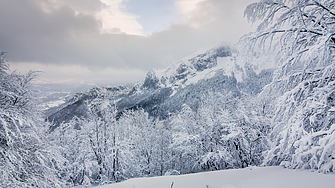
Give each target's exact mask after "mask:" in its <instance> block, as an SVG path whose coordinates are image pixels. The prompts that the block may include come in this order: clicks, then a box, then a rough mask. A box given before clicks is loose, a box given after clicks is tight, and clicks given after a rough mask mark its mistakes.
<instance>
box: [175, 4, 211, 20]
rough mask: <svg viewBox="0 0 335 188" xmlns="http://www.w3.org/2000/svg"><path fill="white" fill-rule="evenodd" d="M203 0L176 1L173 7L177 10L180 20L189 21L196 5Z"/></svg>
mask: <svg viewBox="0 0 335 188" xmlns="http://www.w3.org/2000/svg"><path fill="white" fill-rule="evenodd" d="M202 1H205V0H176V1H175V5H176V7H177V8H178V9H179V11H180V13H181V16H182V18H181V19H182V20H183V21H186V20H188V19H190V18H191V17H192V15H193V13H194V11H195V10H196V8H197V5H198V3H200V2H202Z"/></svg>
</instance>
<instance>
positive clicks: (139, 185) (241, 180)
mask: <svg viewBox="0 0 335 188" xmlns="http://www.w3.org/2000/svg"><path fill="white" fill-rule="evenodd" d="M172 182H173V188H300V187H301V188H318V187H327V188H331V187H335V175H334V174H320V173H316V172H309V171H303V170H290V169H283V168H281V167H249V168H245V169H234V170H222V171H214V172H205V173H197V174H188V175H180V176H163V177H153V178H134V179H130V180H128V181H124V182H121V183H116V184H111V185H104V186H100V187H98V188H171V184H172Z"/></svg>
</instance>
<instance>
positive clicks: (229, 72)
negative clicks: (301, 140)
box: [47, 46, 272, 130]
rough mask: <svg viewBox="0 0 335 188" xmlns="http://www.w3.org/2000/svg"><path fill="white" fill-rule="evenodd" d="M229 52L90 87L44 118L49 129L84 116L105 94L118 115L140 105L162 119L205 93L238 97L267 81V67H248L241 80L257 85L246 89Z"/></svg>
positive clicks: (217, 50)
mask: <svg viewBox="0 0 335 188" xmlns="http://www.w3.org/2000/svg"><path fill="white" fill-rule="evenodd" d="M232 54H233V52H232V50H231V48H230V47H227V46H220V47H216V48H213V49H210V50H208V51H206V52H203V53H199V54H196V55H193V56H190V57H188V58H184V59H182V60H180V61H179V62H177V63H176V64H173V65H171V66H170V67H168V68H167V69H165V70H151V71H149V72H148V73H147V75H146V77H145V79H144V81H143V82H140V83H138V84H136V85H135V86H132V87H123V86H119V87H110V88H93V89H92V90H90V91H89V92H87V93H82V94H78V95H77V96H75V97H74V98H73V99H72V100H71V101H70V102H69V103H68V104H67V105H66V106H65V107H64V108H62V109H60V110H59V111H57V112H55V113H54V114H52V115H49V116H48V118H47V120H48V121H52V122H53V123H54V127H53V128H51V130H53V129H54V128H56V127H58V126H59V125H60V123H62V122H68V121H69V120H71V119H72V118H73V117H74V116H77V117H84V118H85V117H87V113H88V108H87V105H89V104H90V103H91V102H92V101H93V99H95V98H98V97H102V96H108V97H109V98H110V100H111V102H115V103H116V106H117V109H118V114H119V115H121V114H122V112H123V111H124V110H129V109H138V108H143V109H144V110H145V111H147V112H149V114H150V115H151V116H155V117H159V118H164V117H166V116H167V115H168V113H170V112H176V111H179V110H180V109H181V107H182V105H183V104H187V105H188V106H190V107H191V108H192V109H196V108H197V107H198V106H199V104H200V102H201V99H202V98H203V97H204V96H206V95H207V94H208V93H209V92H221V93H229V92H231V93H232V94H233V96H235V97H239V96H240V95H241V94H242V93H243V92H249V91H250V93H255V92H256V93H258V92H260V91H261V88H262V87H263V86H264V85H266V84H268V83H270V81H271V78H272V71H271V70H268V71H264V72H261V73H260V76H258V75H257V74H256V73H255V72H254V71H253V70H252V69H248V70H247V71H246V73H245V75H246V76H245V80H246V81H249V82H250V80H252V82H257V81H258V82H257V83H258V85H257V87H249V88H248V87H246V86H250V84H247V82H245V83H238V82H237V80H236V78H235V77H234V72H235V73H236V72H241V70H242V69H241V68H238V67H237V65H234V62H233V61H231V60H230V57H231V56H232ZM218 64H220V65H218ZM242 88H243V89H242ZM255 88H257V89H255ZM251 90H255V91H251ZM256 90H257V91H256Z"/></svg>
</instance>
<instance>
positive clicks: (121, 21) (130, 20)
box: [98, 0, 143, 35]
mask: <svg viewBox="0 0 335 188" xmlns="http://www.w3.org/2000/svg"><path fill="white" fill-rule="evenodd" d="M101 1H102V2H103V3H104V4H106V6H105V7H104V8H102V10H101V11H100V12H99V13H98V18H99V19H101V22H102V30H103V31H104V32H106V33H115V34H120V33H126V34H129V35H143V32H142V30H143V28H142V26H141V24H139V23H138V22H137V21H136V18H137V16H136V15H132V14H131V13H128V12H126V11H125V8H124V7H123V6H122V0H101Z"/></svg>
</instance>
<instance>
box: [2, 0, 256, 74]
mask: <svg viewBox="0 0 335 188" xmlns="http://www.w3.org/2000/svg"><path fill="white" fill-rule="evenodd" d="M248 1H250V0H241V1H238V2H235V1H222V0H207V1H205V2H202V3H201V4H199V7H198V9H197V10H196V12H195V13H194V15H193V18H192V19H190V20H189V21H187V22H186V23H184V24H179V25H172V26H171V27H170V28H169V29H167V30H164V31H161V32H158V33H154V34H152V35H151V36H148V37H143V36H130V35H125V34H120V35H116V34H102V33H101V32H100V27H101V23H100V22H99V21H97V20H96V18H95V17H94V15H93V14H91V13H93V12H96V11H98V10H99V9H100V8H101V6H103V4H102V3H101V2H100V1H99V0H85V1H83V0H71V1H69V0H67V1H65V0H61V1H59V2H61V3H60V4H58V5H59V6H53V4H52V3H50V2H49V1H47V0H11V1H0V18H1V24H2V26H1V29H0V41H1V43H0V49H2V50H6V51H8V52H9V54H8V59H9V60H10V61H11V62H14V63H15V62H39V63H45V64H57V65H65V64H66V65H69V64H76V65H82V66H87V67H90V68H91V69H93V70H94V69H97V70H98V69H104V68H106V67H115V68H118V69H122V68H124V69H126V68H132V69H141V70H144V71H147V70H150V69H152V68H165V67H166V66H168V65H169V64H171V63H174V62H175V61H177V60H178V59H180V58H183V57H185V56H187V55H190V54H192V53H194V52H196V51H197V50H199V49H201V48H204V47H210V46H214V45H217V44H219V43H221V42H223V41H226V42H227V43H230V44H232V43H233V42H234V41H236V40H237V39H238V38H239V37H240V36H241V35H243V34H244V33H245V32H247V31H249V30H250V27H249V26H248V25H246V24H245V22H246V21H245V20H244V19H243V14H242V13H243V9H244V7H241V6H246V2H248ZM66 2H67V3H66ZM242 4H243V5H242ZM45 7H47V8H45ZM78 12H82V13H79V14H77V13H78ZM83 13H84V14H83ZM194 25H198V27H193V26H194Z"/></svg>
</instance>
